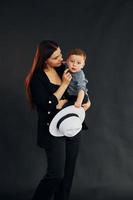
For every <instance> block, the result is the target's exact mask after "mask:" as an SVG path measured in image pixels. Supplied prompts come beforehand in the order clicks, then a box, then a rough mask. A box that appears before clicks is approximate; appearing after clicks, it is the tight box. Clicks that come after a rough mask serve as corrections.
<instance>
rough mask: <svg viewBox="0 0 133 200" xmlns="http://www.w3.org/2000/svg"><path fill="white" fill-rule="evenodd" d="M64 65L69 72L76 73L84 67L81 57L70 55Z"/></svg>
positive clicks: (83, 60)
mask: <svg viewBox="0 0 133 200" xmlns="http://www.w3.org/2000/svg"><path fill="white" fill-rule="evenodd" d="M66 63H67V65H68V68H69V70H70V71H71V72H73V73H74V72H78V71H80V70H81V69H82V68H83V67H84V65H85V58H84V57H83V56H81V55H70V56H69V57H68V59H67V61H66Z"/></svg>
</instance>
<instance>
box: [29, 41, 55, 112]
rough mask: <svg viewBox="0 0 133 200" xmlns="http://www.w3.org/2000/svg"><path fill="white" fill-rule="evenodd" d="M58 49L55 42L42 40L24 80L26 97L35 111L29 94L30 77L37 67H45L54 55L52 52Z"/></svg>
mask: <svg viewBox="0 0 133 200" xmlns="http://www.w3.org/2000/svg"><path fill="white" fill-rule="evenodd" d="M58 47H59V46H58V44H57V43H56V42H54V41H50V40H44V41H42V42H41V43H40V44H39V46H38V47H37V49H36V53H35V56H34V59H33V63H32V67H31V69H30V71H29V73H28V74H27V76H26V78H25V89H26V96H27V99H28V101H29V103H30V106H31V108H32V109H35V104H34V102H33V99H32V95H31V92H30V81H31V79H32V76H33V74H34V72H35V71H36V69H37V68H38V67H41V68H45V67H46V65H45V62H46V60H47V59H48V58H49V57H50V56H51V55H52V54H53V53H54V51H56V50H57V48H58Z"/></svg>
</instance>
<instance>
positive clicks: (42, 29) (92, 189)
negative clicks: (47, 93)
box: [0, 0, 133, 200]
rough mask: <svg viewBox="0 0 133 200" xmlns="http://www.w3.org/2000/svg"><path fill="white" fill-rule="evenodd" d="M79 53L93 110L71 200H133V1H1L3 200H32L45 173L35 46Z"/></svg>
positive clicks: (0, 181)
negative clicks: (31, 97) (34, 89)
mask: <svg viewBox="0 0 133 200" xmlns="http://www.w3.org/2000/svg"><path fill="white" fill-rule="evenodd" d="M44 39H52V40H55V41H57V42H58V43H59V45H60V47H61V49H62V52H63V55H64V58H65V55H66V53H67V51H68V50H70V49H72V48H75V47H80V48H83V49H84V50H85V51H86V53H87V56H88V57H87V63H86V67H85V73H86V77H87V79H88V89H89V93H90V98H91V102H92V106H91V108H90V110H89V111H87V116H86V121H87V124H88V126H89V130H88V131H87V132H83V134H82V135H83V137H82V145H81V149H80V154H79V159H78V163H77V168H76V172H75V177H74V182H73V188H72V195H71V200H74V199H76V200H81V199H84V200H88V199H91V200H92V199H98V200H99V199H100V200H103V199H106V200H109V199H126V200H127V199H133V135H132V134H133V106H132V105H133V84H132V83H133V1H132V0H131V1H130V0H110V1H109V0H101V1H100V0H99V1H98V0H97V1H96V0H88V1H87V0H86V1H84V0H82V1H80V0H79V1H69V0H68V1H58V0H57V1H42V0H38V1H35V0H33V1H6V0H5V1H1V3H0V122H1V123H0V126H1V128H0V158H1V159H0V161H1V162H0V195H1V196H0V197H1V198H0V199H1V200H3V199H5V198H6V199H13V200H16V199H17V200H19V199H30V198H31V196H32V194H33V191H34V189H35V188H36V186H37V184H38V182H39V180H40V179H41V177H42V175H43V173H44V172H45V168H46V160H45V157H44V156H43V155H44V150H43V149H41V148H39V147H38V146H37V145H36V119H37V116H36V113H35V112H31V111H30V109H29V107H28V104H27V101H26V98H25V89H24V79H25V76H26V74H27V72H28V70H29V69H30V67H31V65H32V59H33V56H34V54H35V49H36V46H37V44H38V43H39V42H40V41H41V40H44Z"/></svg>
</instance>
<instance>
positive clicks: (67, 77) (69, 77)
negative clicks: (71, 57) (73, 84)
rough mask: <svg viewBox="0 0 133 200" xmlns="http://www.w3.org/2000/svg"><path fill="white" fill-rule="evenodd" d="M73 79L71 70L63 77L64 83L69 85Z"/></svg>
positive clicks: (67, 70)
mask: <svg viewBox="0 0 133 200" xmlns="http://www.w3.org/2000/svg"><path fill="white" fill-rule="evenodd" d="M71 79H72V75H71V74H70V72H69V69H66V70H65V71H64V73H63V76H62V83H64V84H67V85H69V83H70V81H71Z"/></svg>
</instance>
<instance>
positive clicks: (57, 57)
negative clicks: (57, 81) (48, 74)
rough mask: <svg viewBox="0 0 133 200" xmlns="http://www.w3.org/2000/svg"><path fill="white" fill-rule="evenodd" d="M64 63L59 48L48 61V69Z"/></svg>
mask: <svg viewBox="0 0 133 200" xmlns="http://www.w3.org/2000/svg"><path fill="white" fill-rule="evenodd" d="M62 61H63V58H62V54H61V49H60V48H59V47H58V48H57V50H55V51H54V53H53V54H52V55H51V56H50V57H49V58H48V59H47V60H46V64H47V67H59V66H60V65H61V63H62Z"/></svg>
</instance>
